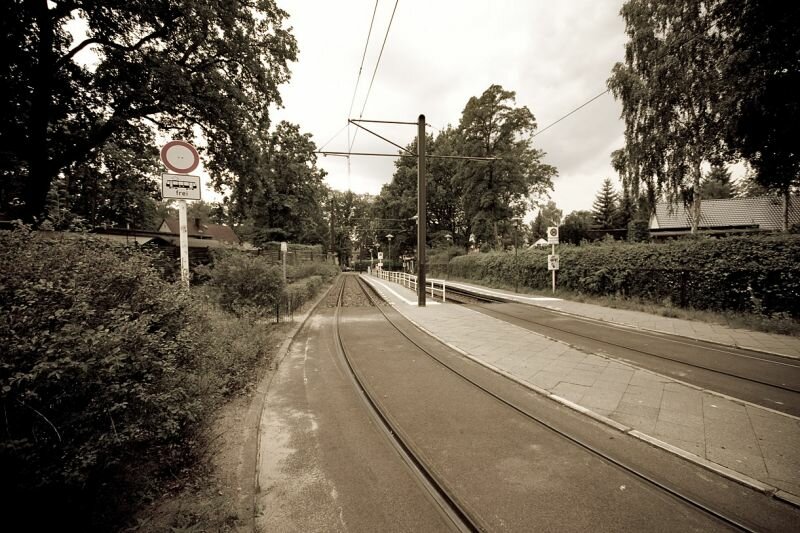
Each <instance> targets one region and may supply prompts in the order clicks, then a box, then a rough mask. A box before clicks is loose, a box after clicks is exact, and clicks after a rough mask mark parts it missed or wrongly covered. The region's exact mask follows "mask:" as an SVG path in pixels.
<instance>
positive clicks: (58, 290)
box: [0, 230, 212, 529]
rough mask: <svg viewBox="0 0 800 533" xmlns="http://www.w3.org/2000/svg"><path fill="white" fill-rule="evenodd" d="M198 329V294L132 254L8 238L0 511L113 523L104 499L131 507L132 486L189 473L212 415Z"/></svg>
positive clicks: (1, 256) (0, 295) (0, 366)
mask: <svg viewBox="0 0 800 533" xmlns="http://www.w3.org/2000/svg"><path fill="white" fill-rule="evenodd" d="M204 329H205V319H204V315H203V314H202V312H201V311H200V310H199V309H198V307H197V306H196V305H195V304H194V302H193V301H192V300H191V298H190V296H189V295H188V294H186V292H185V291H182V290H180V288H179V287H178V286H177V285H175V284H170V283H167V282H165V281H163V280H162V279H161V277H160V275H159V272H158V271H157V270H156V269H155V268H154V266H153V262H152V260H151V258H150V257H149V256H147V255H145V254H144V253H142V252H140V251H138V250H136V249H134V248H126V247H122V246H118V245H113V244H109V243H107V242H102V241H98V240H93V239H88V238H80V239H68V240H63V241H59V240H55V239H52V238H45V237H42V236H36V235H34V234H31V233H29V232H27V231H25V230H18V231H15V232H13V233H9V232H2V233H0V345H1V346H2V347H3V355H2V359H0V403H2V407H3V419H2V420H3V421H2V431H0V472H2V476H0V480H1V481H0V490H2V495H0V497H3V498H4V501H5V503H6V504H9V505H10V506H11V508H15V507H14V506H15V505H20V506H22V507H24V505H26V503H31V502H34V503H35V502H38V503H40V504H46V506H47V508H48V510H47V513H55V515H58V512H56V511H55V508H54V507H52V506H54V505H61V507H60V508H59V509H60V510H61V511H64V512H65V516H63V517H61V518H59V519H60V520H64V521H65V523H66V522H68V517H67V516H66V514H69V513H74V514H81V512H82V511H81V510H80V508H83V507H85V506H87V505H88V506H95V509H94V512H95V513H99V515H103V514H104V513H108V514H113V511H112V510H111V509H110V508H111V507H113V505H112V504H110V503H109V500H114V499H115V498H117V499H124V500H135V498H134V497H133V496H132V494H131V493H130V492H127V491H126V489H125V487H124V484H125V483H127V482H129V481H130V480H131V479H134V480H137V479H138V480H142V479H143V478H144V479H145V480H147V479H149V478H154V477H157V474H158V472H163V471H169V470H174V469H177V468H179V467H180V466H181V465H182V464H186V461H187V460H189V459H190V458H191V457H192V454H193V453H194V450H195V449H196V447H195V444H194V443H195V442H196V438H197V436H196V430H197V428H198V426H199V424H200V421H201V420H203V418H204V416H205V415H206V413H207V412H208V410H209V409H210V408H211V405H212V401H211V400H209V401H205V400H204V398H205V397H206V396H207V394H206V392H207V389H206V385H205V384H204V382H203V380H204V378H203V376H202V370H201V367H202V361H201V358H202V357H203V354H204V336H203V331H204ZM134 470H135V471H136V472H138V478H137V475H133V474H132V472H133V471H134ZM112 480H116V482H114V483H113V484H111V485H110V486H109V483H111V481H112ZM121 481H124V482H125V483H121ZM42 494H48V495H50V496H51V497H52V500H50V499H48V500H42V499H41V497H42ZM34 495H38V496H34ZM9 498H11V499H13V501H14V502H16V503H10V502H9ZM117 503H119V502H117ZM127 505H135V502H134V501H128V502H127ZM17 510H18V511H19V509H17ZM84 511H85V512H88V513H89V514H92V511H86V509H84ZM19 512H21V511H19ZM55 515H54V516H55ZM97 516H98V514H95V518H97ZM31 518H35V519H37V520H38V519H39V518H41V519H46V515H41V516H38V517H31ZM34 522H35V520H34ZM85 527H86V528H87V529H88V528H90V524H85Z"/></svg>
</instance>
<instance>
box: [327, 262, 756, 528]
mask: <svg viewBox="0 0 800 533" xmlns="http://www.w3.org/2000/svg"><path fill="white" fill-rule="evenodd" d="M346 283H347V281H346V280H345V281H344V282H343V284H342V287H341V288H340V294H344V291H345V289H346ZM356 283H357V285H358V288H359V289H360V290H361V291H362V292H363V294H364V295H365V296H366V297H367V298H368V299H369V300H370V301H371V302H372V305H373V306H374V307H375V308H376V309H377V310H378V311H380V314H381V315H382V317H383V319H385V321H386V322H387V323H388V324H390V325H391V326H392V328H394V330H396V331H397V332H399V334H400V335H401V336H402V337H403V338H405V339H406V341H407V342H408V343H409V344H411V345H413V346H414V347H415V349H416V350H417V351H418V352H420V353H421V354H424V355H425V356H426V357H428V358H430V359H432V360H433V361H435V362H436V363H437V364H438V365H440V366H441V367H442V368H444V369H446V370H447V371H448V372H451V373H453V374H455V375H456V376H457V377H458V378H460V379H461V380H463V381H464V382H466V383H468V384H469V385H470V386H471V387H474V388H476V389H477V390H478V391H480V392H481V394H485V395H487V396H488V397H490V398H492V399H493V401H495V402H498V403H499V404H501V405H502V406H504V407H505V408H507V409H510V410H512V411H513V412H514V413H516V414H518V415H521V416H522V417H524V418H525V419H526V420H528V421H529V422H532V423H534V424H535V425H536V426H538V427H540V428H542V429H544V430H545V431H547V432H549V433H551V434H553V435H555V436H557V437H558V438H560V439H563V440H564V441H566V442H568V443H570V444H571V445H573V446H576V447H578V448H579V449H581V450H582V451H583V452H586V453H589V454H590V455H592V456H593V457H595V458H597V459H599V460H601V461H602V462H604V463H606V464H607V465H611V466H613V467H614V468H616V469H618V470H619V471H620V472H623V473H624V474H625V475H627V476H631V477H633V478H635V479H637V480H639V481H640V482H642V483H645V484H647V485H648V486H650V487H652V488H654V489H656V490H658V491H660V492H662V493H663V494H665V495H668V496H669V497H670V498H673V499H674V500H676V501H679V502H681V503H682V504H684V505H686V506H688V507H690V508H692V509H694V510H696V511H698V512H701V513H702V514H704V515H705V516H708V517H709V518H712V519H713V520H715V521H717V522H718V523H720V524H722V525H724V526H726V527H730V528H733V529H736V530H740V531H755V530H757V529H753V528H752V527H751V526H750V525H748V524H746V523H744V522H743V521H742V520H739V519H737V518H736V517H733V516H730V515H728V514H726V513H724V512H721V511H718V510H716V509H714V508H713V507H711V506H709V505H707V504H705V503H704V502H703V501H700V499H699V498H696V497H693V496H691V495H688V494H686V493H684V492H683V491H681V490H680V489H678V488H676V487H674V486H671V485H670V484H669V483H665V482H663V481H660V480H659V479H656V478H655V477H654V476H652V475H650V474H648V473H647V472H644V471H642V470H641V469H639V468H636V467H634V466H632V465H630V464H626V463H625V462H624V461H622V460H620V459H618V458H615V457H613V456H611V455H609V454H608V453H606V452H604V451H603V450H602V449H599V448H598V447H596V446H593V445H592V444H591V443H589V442H586V441H585V440H583V439H581V438H580V437H576V436H575V435H571V434H569V433H568V432H565V431H563V430H561V429H559V428H558V427H555V426H554V425H553V424H552V423H550V422H548V421H546V420H544V419H542V418H541V417H537V416H536V415H535V414H534V413H532V412H531V411H530V409H528V408H526V407H524V406H522V405H519V404H517V403H515V402H514V401H510V400H509V399H508V398H506V397H505V396H504V395H503V394H502V393H498V392H497V391H495V390H491V389H490V388H488V387H486V386H484V385H482V384H481V383H479V382H478V381H477V380H475V379H473V378H471V377H470V376H468V375H466V374H465V373H464V372H461V371H460V370H459V369H457V368H454V366H453V365H451V364H449V363H448V362H447V361H445V360H443V359H442V358H441V357H439V356H437V354H435V353H433V352H432V351H431V350H429V349H428V348H426V347H425V346H423V344H424V343H420V342H418V341H417V340H415V339H414V338H412V337H411V336H410V335H409V334H408V333H406V331H404V329H403V328H402V327H400V326H399V325H398V324H397V323H396V322H395V320H394V319H392V318H391V317H390V316H389V313H388V312H387V310H386V309H384V308H383V306H382V305H377V298H379V296H377V293H375V292H374V290H373V289H372V288H371V287H370V288H365V286H364V282H363V281H362V280H360V279H357V278H356ZM368 287H369V286H368ZM340 298H341V297H340ZM340 310H341V307H337V312H336V326H335V331H336V336H337V344H338V346H339V347H340V350H341V353H342V357H343V358H344V359H345V360H346V361H347V365H348V367H349V368H350V370H351V372H352V373H353V375H354V377H355V380H356V381H357V382H358V383H359V388H360V390H361V391H362V393H363V394H364V395H365V397H367V398H368V402H369V403H370V405H371V406H372V408H373V409H374V410H375V411H376V412H377V413H379V418H380V420H381V423H382V424H384V425H385V428H386V429H385V431H386V432H387V434H389V435H392V436H393V437H394V438H397V439H398V441H399V442H400V447H401V448H402V449H403V451H404V453H405V454H407V455H409V456H411V462H412V463H413V465H414V466H415V468H418V469H419V470H420V471H421V472H423V473H424V477H425V479H426V483H429V484H431V485H432V486H433V487H432V488H431V489H429V490H433V491H435V493H436V494H438V495H440V496H439V497H441V499H442V501H443V502H444V504H443V510H444V512H446V513H452V514H453V515H456V516H457V517H458V519H459V520H461V524H460V526H458V527H457V528H461V529H459V530H462V531H463V530H466V531H475V530H478V531H484V530H487V525H486V524H485V523H482V522H481V519H480V515H479V514H478V513H477V512H476V511H475V510H473V509H470V507H469V506H468V505H467V504H466V503H464V502H463V501H461V500H460V499H459V498H458V497H457V496H455V495H453V494H452V491H451V489H450V488H449V487H448V486H447V483H446V482H445V481H444V480H442V479H441V478H440V477H439V476H437V475H436V473H435V470H434V469H433V468H432V467H431V466H426V464H425V461H424V460H423V459H421V457H422V456H423V454H422V453H420V451H419V450H417V449H415V446H414V444H413V443H412V442H410V439H408V438H404V433H403V429H402V428H401V427H398V426H397V424H396V422H395V421H393V419H392V416H391V414H389V413H387V412H386V410H385V408H383V407H382V406H381V401H380V400H379V399H377V398H375V397H373V396H371V392H370V387H369V385H368V384H367V383H365V379H364V376H363V375H359V374H360V373H359V370H358V369H357V365H354V364H353V363H352V357H351V354H350V353H349V348H348V346H347V343H346V342H345V341H344V340H343V338H342V335H341V331H340V325H339V322H340V315H341V313H340ZM440 505H442V504H440ZM445 509H446V510H445ZM454 523H456V522H455V521H454Z"/></svg>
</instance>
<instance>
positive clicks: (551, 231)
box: [547, 226, 558, 270]
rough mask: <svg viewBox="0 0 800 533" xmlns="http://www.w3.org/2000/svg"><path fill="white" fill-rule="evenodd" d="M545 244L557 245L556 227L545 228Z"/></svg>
mask: <svg viewBox="0 0 800 533" xmlns="http://www.w3.org/2000/svg"><path fill="white" fill-rule="evenodd" d="M547 244H558V226H550V227H549V228H547ZM556 270H558V269H556Z"/></svg>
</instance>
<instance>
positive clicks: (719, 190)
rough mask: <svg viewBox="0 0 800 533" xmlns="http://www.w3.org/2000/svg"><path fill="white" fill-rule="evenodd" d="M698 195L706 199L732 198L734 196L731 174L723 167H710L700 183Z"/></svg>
mask: <svg viewBox="0 0 800 533" xmlns="http://www.w3.org/2000/svg"><path fill="white" fill-rule="evenodd" d="M700 195H701V196H702V197H703V198H707V199H721V198H733V197H734V196H735V195H736V191H735V189H734V186H733V183H731V172H730V171H729V170H728V169H727V168H725V166H723V165H712V167H711V170H710V171H709V172H708V174H706V175H705V177H704V178H703V181H702V182H701V183H700Z"/></svg>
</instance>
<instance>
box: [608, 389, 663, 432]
mask: <svg viewBox="0 0 800 533" xmlns="http://www.w3.org/2000/svg"><path fill="white" fill-rule="evenodd" d="M615 413H625V414H628V415H634V416H640V417H642V418H647V419H650V420H652V421H653V424H654V425H655V423H656V420H658V408H657V407H648V406H646V405H640V404H635V403H630V402H627V401H626V400H625V397H624V396H623V397H622V400H621V401H620V402H619V405H618V406H617V410H616V411H615Z"/></svg>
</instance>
